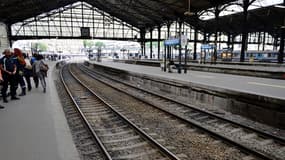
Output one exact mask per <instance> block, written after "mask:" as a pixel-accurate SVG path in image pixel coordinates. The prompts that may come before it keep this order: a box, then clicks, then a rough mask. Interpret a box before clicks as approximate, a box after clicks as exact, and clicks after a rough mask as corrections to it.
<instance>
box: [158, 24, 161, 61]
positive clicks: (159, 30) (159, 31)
mask: <svg viewBox="0 0 285 160" xmlns="http://www.w3.org/2000/svg"><path fill="white" fill-rule="evenodd" d="M157 31H158V40H157V43H158V44H157V56H158V57H157V59H160V41H161V40H160V39H161V27H160V26H158V27H157Z"/></svg>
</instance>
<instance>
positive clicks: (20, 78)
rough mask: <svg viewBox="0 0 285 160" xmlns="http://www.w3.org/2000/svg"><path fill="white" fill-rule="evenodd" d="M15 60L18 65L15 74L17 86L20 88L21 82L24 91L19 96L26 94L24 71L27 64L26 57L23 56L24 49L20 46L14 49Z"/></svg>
mask: <svg viewBox="0 0 285 160" xmlns="http://www.w3.org/2000/svg"><path fill="white" fill-rule="evenodd" d="M14 61H15V64H16V66H17V71H16V75H15V76H16V79H17V84H16V85H17V86H16V88H18V84H20V86H21V89H22V93H21V94H19V96H25V95H26V83H25V81H24V73H25V72H24V69H25V66H26V62H25V58H24V56H23V53H22V51H21V50H20V49H18V48H15V49H14Z"/></svg>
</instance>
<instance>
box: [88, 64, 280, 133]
mask: <svg viewBox="0 0 285 160" xmlns="http://www.w3.org/2000/svg"><path fill="white" fill-rule="evenodd" d="M88 63H89V66H90V64H92V65H93V66H94V69H97V70H99V71H101V72H104V73H108V74H109V75H111V76H116V77H118V78H121V79H122V80H124V81H126V82H129V83H132V84H134V85H137V86H141V87H144V88H145V89H147V90H155V91H157V92H163V93H162V94H169V95H170V96H174V97H175V98H176V99H177V100H178V101H185V102H186V103H190V104H193V105H196V106H199V107H201V106H202V107H208V109H209V108H210V109H209V110H212V111H213V110H216V109H217V110H220V109H221V110H224V111H227V112H228V111H229V112H230V113H233V114H237V115H242V116H245V117H249V118H250V119H253V120H256V121H259V122H264V123H266V124H269V125H273V126H277V127H280V128H284V126H285V125H284V124H285V123H284V120H285V116H284V115H285V108H284V105H285V81H284V80H280V79H270V78H259V77H253V76H240V75H232V74H222V73H212V72H200V71H192V70H190V71H189V70H188V72H187V74H184V73H183V70H182V74H178V73H177V72H174V73H168V72H163V71H161V69H160V68H159V67H152V66H145V65H134V64H125V63H117V62H112V61H103V62H94V61H88Z"/></svg>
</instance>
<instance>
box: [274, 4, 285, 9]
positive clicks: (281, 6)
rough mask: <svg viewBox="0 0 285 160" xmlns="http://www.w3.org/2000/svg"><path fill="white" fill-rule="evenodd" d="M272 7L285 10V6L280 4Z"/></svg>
mask: <svg viewBox="0 0 285 160" xmlns="http://www.w3.org/2000/svg"><path fill="white" fill-rule="evenodd" d="M274 7H275V8H282V9H285V6H283V5H280V4H278V5H275V6H274Z"/></svg>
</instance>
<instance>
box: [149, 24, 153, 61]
mask: <svg viewBox="0 0 285 160" xmlns="http://www.w3.org/2000/svg"><path fill="white" fill-rule="evenodd" d="M152 31H153V30H152V29H150V31H149V32H150V47H149V48H150V59H152Z"/></svg>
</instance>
